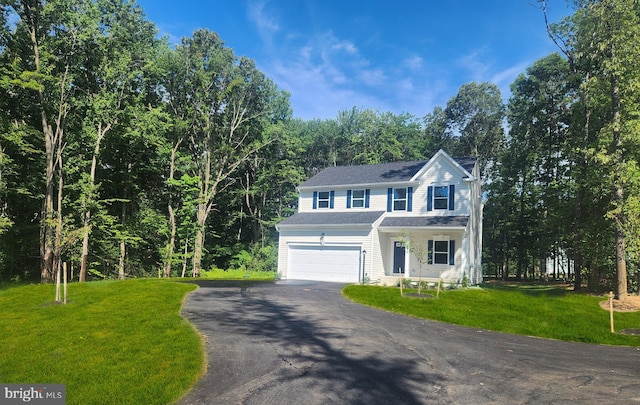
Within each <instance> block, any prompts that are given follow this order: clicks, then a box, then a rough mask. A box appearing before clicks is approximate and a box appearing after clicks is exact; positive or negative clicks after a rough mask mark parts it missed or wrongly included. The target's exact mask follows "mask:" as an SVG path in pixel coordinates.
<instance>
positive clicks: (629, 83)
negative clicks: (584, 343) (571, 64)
mask: <svg viewBox="0 0 640 405" xmlns="http://www.w3.org/2000/svg"><path fill="white" fill-rule="evenodd" d="M544 3H545V2H543V5H544ZM575 5H576V13H575V14H574V15H573V16H571V17H570V18H568V19H567V20H565V21H564V22H563V24H562V26H563V27H567V28H566V29H565V30H564V31H563V33H565V34H566V35H565V36H564V37H562V39H563V41H562V44H565V45H566V48H567V49H568V50H569V52H570V53H571V54H572V55H573V56H574V57H575V59H576V62H575V63H576V65H577V68H578V69H579V71H580V72H581V73H582V76H583V86H584V87H585V93H584V97H585V98H586V97H588V98H589V100H590V102H591V103H593V104H599V107H600V108H601V109H603V111H604V112H605V116H606V117H608V118H607V120H606V121H603V122H602V123H601V126H599V127H598V128H597V129H595V130H597V131H598V133H599V143H598V145H597V146H596V148H595V150H593V153H592V155H593V156H595V158H596V159H597V161H598V162H599V163H600V164H601V165H602V166H603V167H604V168H606V171H607V172H608V175H607V176H606V179H607V180H608V181H609V185H610V187H611V194H610V195H611V207H612V208H611V209H610V211H609V214H608V215H609V216H610V218H611V219H612V220H613V222H614V223H615V228H616V231H615V262H616V275H617V283H616V284H617V286H616V287H617V288H616V290H617V296H618V298H619V299H621V300H623V299H624V298H625V297H626V295H627V289H628V286H627V268H626V267H627V261H626V254H625V239H629V238H636V237H637V235H629V234H625V229H626V223H627V221H628V216H629V215H638V214H637V213H635V212H631V211H630V210H629V209H628V207H627V201H628V198H629V195H628V192H626V191H625V190H626V189H627V188H628V187H630V186H631V184H630V182H631V181H632V180H630V179H633V178H635V177H636V176H637V172H638V165H637V156H635V153H634V152H632V151H636V150H637V149H638V146H639V143H640V142H639V141H640V139H639V137H638V131H637V128H638V111H639V110H640V96H639V95H638V91H637V90H636V89H637V88H638V86H639V85H640V72H639V71H638V69H637V61H638V60H639V59H640V4H639V3H638V2H637V1H635V0H576V1H575ZM558 42H559V41H558ZM605 105H606V107H605Z"/></svg>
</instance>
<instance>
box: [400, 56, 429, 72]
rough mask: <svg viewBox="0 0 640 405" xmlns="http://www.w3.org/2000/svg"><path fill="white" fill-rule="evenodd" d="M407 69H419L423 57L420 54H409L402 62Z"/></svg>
mask: <svg viewBox="0 0 640 405" xmlns="http://www.w3.org/2000/svg"><path fill="white" fill-rule="evenodd" d="M402 64H403V65H404V66H405V67H406V68H408V69H409V70H414V71H415V70H420V69H422V67H423V65H424V59H422V58H421V57H420V56H417V55H416V56H411V57H408V58H406V59H405V60H404V61H403V63H402Z"/></svg>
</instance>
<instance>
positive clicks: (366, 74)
mask: <svg viewBox="0 0 640 405" xmlns="http://www.w3.org/2000/svg"><path fill="white" fill-rule="evenodd" d="M358 77H359V79H360V80H362V81H363V82H364V84H366V85H367V86H380V85H384V84H387V83H388V79H387V75H385V74H384V72H383V71H382V69H366V70H362V71H361V72H360V74H359V76H358Z"/></svg>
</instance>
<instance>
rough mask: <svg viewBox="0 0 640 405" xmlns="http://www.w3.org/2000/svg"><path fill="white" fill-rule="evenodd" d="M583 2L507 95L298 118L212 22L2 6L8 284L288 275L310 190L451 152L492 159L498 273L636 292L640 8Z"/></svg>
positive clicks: (1, 175) (64, 2)
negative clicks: (294, 219) (284, 233)
mask: <svg viewBox="0 0 640 405" xmlns="http://www.w3.org/2000/svg"><path fill="white" fill-rule="evenodd" d="M573 3H574V8H575V12H574V14H573V15H571V16H569V17H567V18H565V19H564V20H562V21H560V22H558V23H549V24H548V25H547V28H548V32H549V35H550V37H551V40H553V41H554V42H555V43H556V44H557V45H558V52H557V53H553V54H550V55H548V56H546V57H544V58H542V59H540V60H538V61H536V62H535V63H534V64H533V65H531V66H530V67H528V68H527V69H526V71H524V72H522V74H520V75H519V76H518V78H517V79H516V80H515V81H514V83H513V84H512V85H511V93H512V94H511V96H510V98H509V99H508V100H507V101H506V102H505V101H504V100H503V97H502V95H501V93H500V90H499V89H498V87H497V86H496V85H494V84H492V83H486V82H485V83H475V82H472V83H467V84H465V85H463V86H462V87H461V88H460V89H459V91H458V93H457V94H455V95H452V97H451V99H450V100H449V101H448V103H447V104H446V105H445V106H439V107H436V108H434V109H433V111H431V112H425V116H423V117H416V116H413V115H410V114H394V113H390V112H384V111H378V110H372V109H363V108H359V107H354V108H353V109H350V110H345V111H340V112H338V113H337V116H336V118H334V119H316V120H301V119H294V118H292V115H293V114H292V111H291V107H290V104H289V95H288V94H287V93H286V92H284V91H282V90H280V89H278V88H277V86H276V85H275V84H274V83H273V81H272V80H270V79H269V78H268V77H266V76H265V75H264V74H263V73H262V72H260V71H259V70H258V69H257V68H256V66H255V64H254V63H253V61H252V60H251V59H249V58H246V57H238V56H236V55H234V53H233V51H232V50H231V49H230V48H228V47H226V46H225V43H224V41H223V40H222V39H221V38H220V37H219V36H218V35H217V34H216V33H215V32H213V31H210V30H206V29H201V30H197V31H195V32H194V33H193V34H192V36H191V37H185V38H183V39H182V41H181V43H180V44H178V45H175V46H170V45H169V44H168V41H167V40H166V39H165V38H159V37H158V35H157V32H158V31H157V29H156V27H155V25H154V24H153V22H151V21H149V20H148V19H147V17H146V16H145V14H144V12H143V10H142V9H141V8H140V7H139V6H138V5H136V4H135V2H129V1H125V2H123V1H120V0H46V1H45V0H1V1H0V111H2V114H0V279H5V280H13V281H25V280H29V281H32V280H39V281H42V282H51V281H53V279H54V274H55V273H56V270H57V269H58V268H59V267H60V266H61V263H62V262H67V263H69V264H70V266H71V267H73V269H74V270H73V274H74V279H76V280H79V281H85V280H94V279H105V278H125V277H150V276H153V277H157V276H164V277H176V276H198V275H200V274H201V271H202V270H207V269H211V268H223V269H229V268H234V269H237V268H240V269H245V270H271V271H274V270H275V268H276V264H277V255H276V253H277V232H276V230H275V224H276V223H277V222H279V221H280V220H282V219H283V218H284V217H287V216H289V215H291V214H292V213H293V212H295V210H296V204H297V193H296V189H295V187H296V185H298V184H300V183H301V182H302V181H304V180H305V179H307V178H309V177H310V176H312V175H314V174H315V173H317V172H318V171H319V170H321V169H323V168H325V167H327V166H333V165H353V164H374V163H384V162H392V161H407V160H419V159H428V158H430V157H431V156H432V155H433V154H434V153H435V152H436V151H438V150H439V149H440V148H442V149H444V150H446V151H447V152H448V153H449V154H450V155H452V156H456V157H462V156H477V157H478V158H479V160H480V162H481V165H482V176H483V179H482V180H483V188H484V235H483V237H484V248H483V262H484V272H485V275H487V276H495V277H498V278H508V277H513V278H515V279H517V280H527V279H533V278H534V277H541V270H543V269H544V268H545V266H547V268H549V266H551V267H552V274H553V275H555V276H556V277H560V276H562V277H570V278H571V280H572V282H573V283H574V286H575V288H576V289H581V288H584V287H587V288H588V289H590V290H592V291H603V290H609V289H613V290H615V291H616V292H617V293H618V296H619V297H620V298H624V296H625V295H626V294H627V292H631V291H637V289H638V280H639V279H640V270H639V267H640V236H639V235H640V168H639V167H638V158H639V157H640V156H639V155H640V145H639V143H640V126H639V123H640V65H638V63H639V62H638V61H640V3H639V2H638V1H637V0H599V1H596V0H575V1H574V2H573ZM538 5H539V7H540V8H541V12H542V13H544V10H545V8H546V2H545V1H539V2H538ZM318 102H320V103H321V102H322V100H318ZM545 263H551V264H545Z"/></svg>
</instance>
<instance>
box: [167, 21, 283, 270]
mask: <svg viewBox="0 0 640 405" xmlns="http://www.w3.org/2000/svg"><path fill="white" fill-rule="evenodd" d="M176 52H177V53H178V61H179V64H180V65H179V66H180V67H179V69H184V70H185V71H186V72H187V75H186V77H185V80H183V81H182V83H175V82H173V83H171V85H170V86H169V87H168V88H170V89H171V90H169V91H173V93H172V94H171V95H170V97H171V98H178V99H181V100H184V103H181V102H178V103H176V105H181V106H182V107H181V108H185V109H188V110H187V112H186V113H185V114H184V116H186V117H187V123H188V127H187V137H188V140H189V141H188V145H187V146H188V148H189V150H190V152H191V158H192V160H193V162H194V165H195V168H196V169H195V173H194V175H195V176H196V177H197V178H198V179H199V182H200V184H199V189H200V191H199V199H198V206H197V212H196V218H197V226H198V227H197V230H196V235H195V241H194V257H193V271H192V274H193V275H194V276H199V274H200V268H201V263H202V254H203V251H204V242H205V229H206V222H207V219H208V218H209V215H210V214H211V212H212V211H213V210H214V208H215V207H216V204H217V198H216V197H217V196H218V194H219V193H220V192H222V191H225V190H227V189H228V188H229V187H231V186H232V185H233V184H234V183H235V182H236V177H235V176H237V175H238V170H239V169H240V168H241V167H242V166H243V165H244V164H245V163H246V162H247V161H248V160H249V159H250V158H251V157H252V156H254V155H255V154H256V152H257V151H258V150H260V148H262V147H264V145H265V144H267V143H268V142H269V140H268V139H263V138H262V136H261V135H262V134H261V130H262V127H263V123H264V121H263V120H264V118H265V117H266V116H267V115H268V114H269V113H270V112H271V111H272V110H273V103H272V100H273V99H274V97H276V95H277V89H276V87H275V85H274V84H273V83H272V82H271V81H270V80H269V79H267V78H266V77H265V76H264V75H263V74H262V73H261V72H259V71H258V70H257V69H256V67H255V65H254V63H253V62H252V61H251V60H249V59H246V58H240V59H239V60H238V59H236V57H235V56H234V55H233V52H232V51H231V49H229V48H226V47H225V46H224V43H223V42H222V40H221V39H220V37H219V36H218V35H217V34H216V33H214V32H211V31H208V30H198V31H195V32H194V33H193V37H192V38H184V39H183V40H182V43H181V44H180V45H179V46H178V47H177V49H176Z"/></svg>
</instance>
